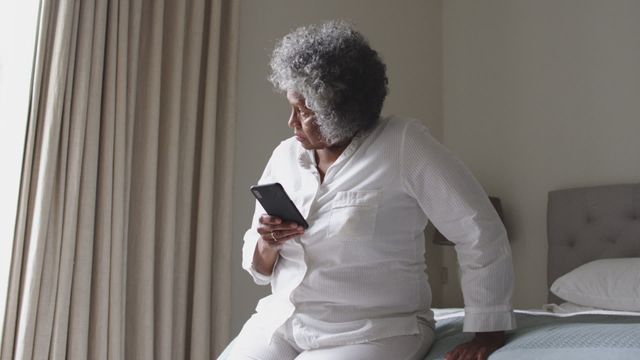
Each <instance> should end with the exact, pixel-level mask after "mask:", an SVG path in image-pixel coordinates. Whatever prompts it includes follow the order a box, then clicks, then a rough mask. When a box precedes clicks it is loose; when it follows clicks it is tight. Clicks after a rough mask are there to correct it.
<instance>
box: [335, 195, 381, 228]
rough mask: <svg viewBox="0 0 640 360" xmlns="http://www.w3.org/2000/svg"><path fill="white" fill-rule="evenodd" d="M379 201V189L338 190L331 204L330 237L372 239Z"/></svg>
mask: <svg viewBox="0 0 640 360" xmlns="http://www.w3.org/2000/svg"><path fill="white" fill-rule="evenodd" d="M379 202H380V192H379V191H374V190H362V191H340V192H338V193H337V194H336V197H335V198H334V200H333V204H332V206H331V213H330V218H329V229H328V233H327V235H328V237H329V238H337V239H340V240H344V241H363V240H369V239H371V237H372V236H373V234H374V232H375V225H376V215H377V213H378V204H379Z"/></svg>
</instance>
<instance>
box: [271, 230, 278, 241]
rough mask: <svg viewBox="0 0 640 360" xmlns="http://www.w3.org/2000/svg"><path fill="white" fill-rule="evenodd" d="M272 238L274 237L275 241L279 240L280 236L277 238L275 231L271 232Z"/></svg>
mask: <svg viewBox="0 0 640 360" xmlns="http://www.w3.org/2000/svg"><path fill="white" fill-rule="evenodd" d="M271 238H272V239H273V241H275V242H278V238H276V235H275V231H272V232H271Z"/></svg>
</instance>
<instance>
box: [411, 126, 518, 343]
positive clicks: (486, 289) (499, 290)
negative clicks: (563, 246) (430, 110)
mask: <svg viewBox="0 0 640 360" xmlns="http://www.w3.org/2000/svg"><path fill="white" fill-rule="evenodd" d="M400 163H401V165H400V166H401V174H402V177H403V181H404V186H405V188H406V191H407V192H408V193H409V194H410V195H411V196H413V197H414V198H415V199H416V200H417V201H418V203H419V205H420V207H421V208H422V210H423V211H424V213H425V214H426V215H427V217H428V218H429V221H431V222H432V223H433V224H434V226H435V227H436V228H437V229H438V230H439V231H440V232H441V233H442V234H443V235H444V236H445V237H446V238H447V239H449V240H450V241H452V242H453V243H455V249H456V253H457V257H458V262H459V264H460V269H461V278H460V282H461V288H462V293H463V297H464V303H465V319H464V327H463V330H464V331H466V332H485V331H500V330H511V329H514V328H515V326H516V324H515V316H514V315H513V310H512V305H511V298H512V293H513V278H514V275H513V264H512V261H511V249H510V247H509V242H508V240H507V233H506V230H505V228H504V225H503V224H502V221H501V220H500V218H499V216H498V214H497V213H496V211H495V209H494V207H493V206H492V205H491V202H490V201H489V198H488V196H487V194H486V193H485V191H484V189H483V188H482V186H481V185H480V184H479V183H478V181H477V180H476V179H475V178H474V177H473V175H472V174H471V172H470V171H469V170H467V168H466V167H465V166H464V165H463V164H462V162H461V161H459V160H458V159H457V158H456V157H455V156H453V154H451V152H449V151H448V150H447V149H446V148H445V147H444V146H442V145H441V144H440V143H438V142H437V141H436V140H435V139H433V138H432V137H431V135H430V134H429V131H428V130H427V128H426V127H425V126H423V125H422V124H419V123H418V122H416V121H414V122H410V123H408V124H407V126H406V127H405V129H404V132H403V136H402V145H401V161H400Z"/></svg>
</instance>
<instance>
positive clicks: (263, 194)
mask: <svg viewBox="0 0 640 360" xmlns="http://www.w3.org/2000/svg"><path fill="white" fill-rule="evenodd" d="M250 189H251V193H252V194H253V196H255V197H256V199H258V201H259V202H260V205H262V207H263V208H264V210H265V211H266V212H267V214H269V215H271V216H275V217H279V218H280V219H282V221H292V222H294V223H296V224H298V225H300V226H302V227H303V228H304V229H306V228H308V227H309V224H308V223H307V221H306V220H305V219H304V217H303V216H302V214H301V213H300V211H299V210H298V208H297V207H296V204H294V203H293V201H291V198H289V195H287V192H286V191H284V188H283V187H282V185H280V183H273V184H264V185H254V186H252V187H251V188H250Z"/></svg>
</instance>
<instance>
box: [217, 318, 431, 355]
mask: <svg viewBox="0 0 640 360" xmlns="http://www.w3.org/2000/svg"><path fill="white" fill-rule="evenodd" d="M418 325H419V326H418V327H419V330H420V333H419V334H415V335H403V336H394V337H390V338H384V339H379V340H374V341H370V342H366V343H361V344H354V345H343V346H334V347H327V348H320V349H312V350H303V349H301V348H300V347H299V346H298V345H297V344H296V342H295V340H294V339H293V335H292V333H291V331H292V327H291V326H290V324H289V323H288V322H287V323H285V325H283V326H282V327H280V328H279V329H278V330H277V331H276V333H275V334H274V336H273V341H271V344H269V339H267V335H266V334H265V333H264V332H263V331H262V329H261V327H260V325H259V324H258V323H257V322H256V321H254V319H253V318H252V319H249V321H247V322H246V323H245V325H244V327H243V328H242V330H241V331H240V334H239V335H238V337H237V338H236V340H235V343H234V346H233V348H232V349H231V352H230V354H229V357H228V359H229V360H292V359H296V360H327V359H331V360H360V359H363V360H365V359H366V360H390V359H393V360H414V359H419V360H422V359H424V358H425V356H426V355H427V352H428V351H429V348H430V347H431V343H432V342H433V339H434V332H433V329H432V328H431V326H429V324H428V323H427V322H426V321H422V320H419V321H418Z"/></svg>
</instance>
